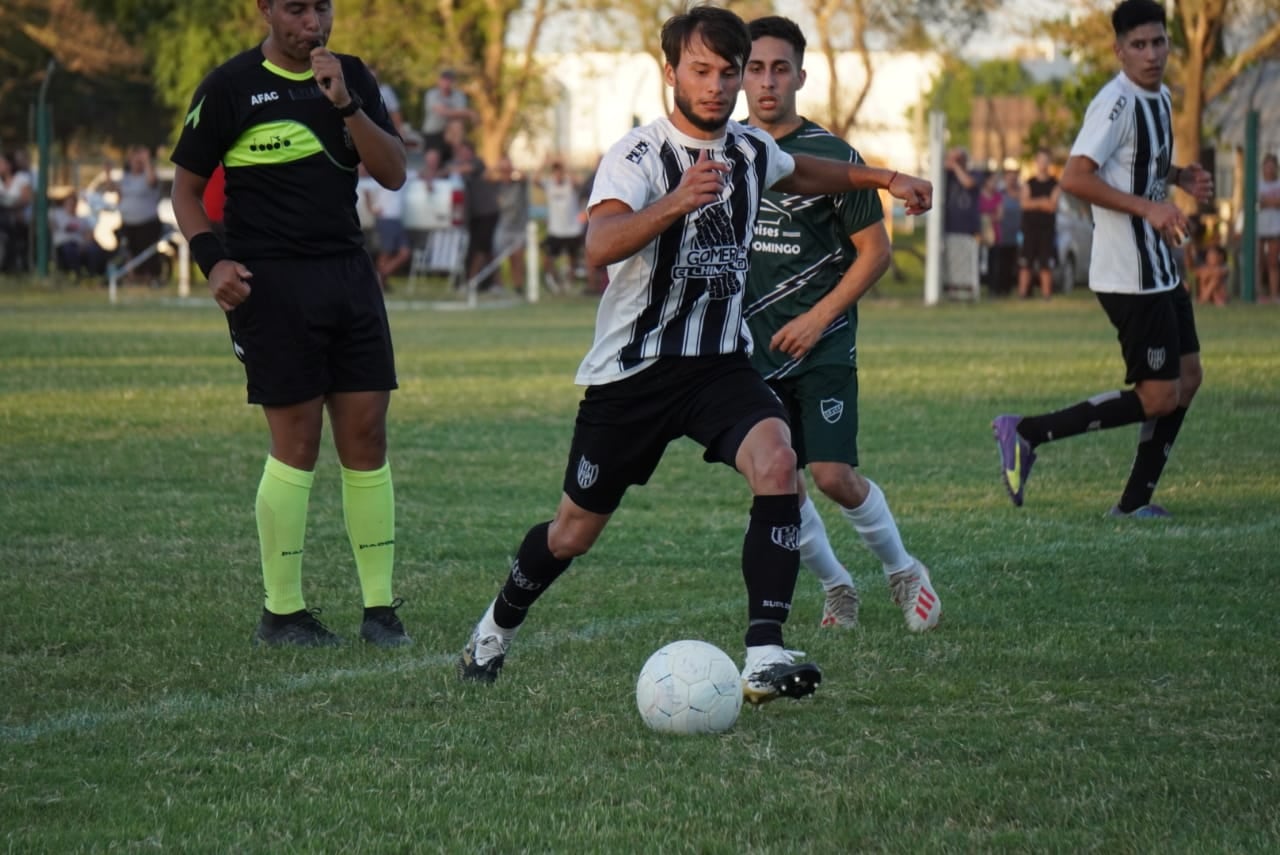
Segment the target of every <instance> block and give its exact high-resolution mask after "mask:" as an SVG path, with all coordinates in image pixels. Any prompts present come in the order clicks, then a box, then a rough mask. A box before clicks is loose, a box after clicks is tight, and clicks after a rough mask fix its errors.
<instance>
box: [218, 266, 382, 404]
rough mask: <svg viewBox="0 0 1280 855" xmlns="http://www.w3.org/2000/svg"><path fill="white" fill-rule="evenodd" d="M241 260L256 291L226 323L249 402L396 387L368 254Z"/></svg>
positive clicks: (292, 400)
mask: <svg viewBox="0 0 1280 855" xmlns="http://www.w3.org/2000/svg"><path fill="white" fill-rule="evenodd" d="M243 264H244V266H245V267H247V268H249V272H250V273H252V274H253V278H251V279H250V280H249V288H250V289H251V291H250V294H249V298H248V299H247V300H245V301H244V302H243V303H241V304H240V305H239V306H236V307H235V308H234V309H232V310H231V311H230V312H227V326H228V327H229V328H230V330H231V344H232V347H233V348H234V349H235V353H236V356H237V357H239V359H240V361H241V362H243V363H244V370H245V377H246V378H247V380H248V392H249V403H251V404H262V405H264V406H269V407H270V406H287V405H289V404H297V403H301V402H302V401H309V400H311V399H312V398H316V397H319V396H321V395H328V394H331V393H335V392H380V391H386V390H390V389H394V388H396V366H395V356H394V354H393V351H392V346H391V328H390V326H389V325H388V323H387V309H386V306H385V305H384V304H383V301H382V291H381V289H380V288H379V287H378V276H377V274H376V273H375V272H374V269H373V264H372V262H371V261H370V260H369V255H368V254H367V253H366V252H364V251H363V250H358V251H355V252H350V253H347V254H344V255H335V256H326V257H322V258H270V259H257V260H253V261H245V262H243Z"/></svg>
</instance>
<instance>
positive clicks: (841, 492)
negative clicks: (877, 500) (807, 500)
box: [809, 464, 867, 508]
mask: <svg viewBox="0 0 1280 855" xmlns="http://www.w3.org/2000/svg"><path fill="white" fill-rule="evenodd" d="M809 474H810V475H812V476H813V483H814V484H815V485H816V486H817V488H818V489H819V490H820V491H821V492H822V495H824V496H826V497H827V498H828V499H831V500H832V501H833V502H835V503H836V504H838V505H840V506H841V507H842V508H856V507H858V506H859V505H861V504H862V503H863V502H864V501H866V499H867V482H866V479H865V478H863V477H862V476H861V475H859V474H858V470H856V469H854V468H853V467H852V466H848V465H845V464H838V465H837V464H826V465H816V464H815V465H811V466H810V467H809Z"/></svg>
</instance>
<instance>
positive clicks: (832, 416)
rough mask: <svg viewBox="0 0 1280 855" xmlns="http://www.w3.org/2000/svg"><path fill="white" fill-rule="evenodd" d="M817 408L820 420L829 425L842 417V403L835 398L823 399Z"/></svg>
mask: <svg viewBox="0 0 1280 855" xmlns="http://www.w3.org/2000/svg"><path fill="white" fill-rule="evenodd" d="M818 408H819V410H820V412H821V413H822V420H823V421H825V422H826V423H827V424H829V425H833V424H835V423H836V422H838V421H840V417H841V416H843V415H844V401H841V400H838V399H836V398H823V399H822V400H821V401H819V402H818Z"/></svg>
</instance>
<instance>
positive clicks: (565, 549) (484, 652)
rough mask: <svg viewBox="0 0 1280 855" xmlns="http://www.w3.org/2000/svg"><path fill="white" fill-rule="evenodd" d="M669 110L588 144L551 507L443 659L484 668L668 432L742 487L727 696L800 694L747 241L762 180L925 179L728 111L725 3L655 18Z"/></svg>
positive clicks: (923, 206) (495, 664) (786, 525)
mask: <svg viewBox="0 0 1280 855" xmlns="http://www.w3.org/2000/svg"><path fill="white" fill-rule="evenodd" d="M662 50H663V53H664V55H665V57H666V65H665V67H664V74H665V78H666V82H667V84H668V85H670V86H672V87H673V89H674V102H675V107H674V108H673V109H672V111H671V112H670V114H669V115H668V116H666V117H664V118H661V119H658V120H656V121H654V122H652V123H650V124H648V125H645V126H643V127H640V128H636V129H634V130H633V131H631V132H630V133H629V134H627V135H626V136H625V137H623V138H622V139H621V140H620V141H619V142H618V143H616V144H615V145H614V146H613V148H611V149H610V150H609V152H608V153H607V154H606V155H605V157H604V159H603V160H602V162H601V164H600V169H599V172H598V173H597V176H596V180H595V183H594V185H593V188H592V192H591V197H590V201H589V203H588V211H589V220H588V225H587V236H586V254H587V263H588V264H589V265H593V266H594V265H606V264H607V265H608V266H609V281H610V285H609V288H608V289H607V290H606V291H605V293H604V296H603V297H602V299H601V302H600V308H599V311H598V314H597V316H596V330H595V341H594V343H593V345H592V347H591V349H590V351H589V352H588V353H587V355H586V358H585V359H584V360H583V361H582V364H581V366H580V367H579V369H578V375H577V382H578V383H580V384H582V385H584V386H586V387H587V390H586V394H585V396H584V398H583V400H582V402H581V404H580V405H579V408H578V416H577V422H576V425H575V429H574V435H573V441H572V444H571V447H570V450H569V460H568V465H567V466H566V467H565V475H564V495H563V497H562V498H561V501H560V506H559V508H558V509H557V510H556V514H555V518H554V519H552V520H550V521H548V522H543V523H539V524H538V525H535V526H534V527H533V528H531V529H530V530H529V531H528V533H527V534H526V535H525V538H524V541H523V542H522V543H521V544H520V547H519V550H518V552H517V553H516V557H515V561H514V562H513V563H512V565H511V570H510V573H509V574H508V576H507V579H506V582H505V583H504V584H503V586H502V589H501V590H500V592H499V593H498V596H497V598H496V599H495V600H494V601H493V602H492V603H491V604H490V605H489V607H488V608H487V609H486V610H485V612H484V614H483V616H482V617H481V618H480V621H479V623H477V625H476V627H475V629H474V631H473V632H472V633H471V637H470V639H469V640H468V641H467V643H466V647H465V649H464V650H463V653H462V656H461V659H460V661H459V663H458V673H459V676H460V677H461V678H463V679H471V680H479V681H485V682H492V681H493V680H495V679H497V677H498V675H499V672H500V671H501V669H502V667H503V662H504V660H505V657H506V654H507V651H508V649H509V647H510V644H511V641H512V639H513V638H514V636H515V633H516V630H517V629H518V628H519V627H520V625H521V624H522V623H523V622H524V620H525V617H526V615H527V613H528V610H529V608H530V606H532V605H533V603H534V601H535V600H537V598H538V597H539V596H540V595H542V594H543V593H544V592H545V591H546V590H547V587H548V586H549V585H551V584H552V583H553V582H554V581H555V580H556V578H558V577H559V576H560V575H561V574H562V573H564V572H565V570H567V569H568V567H569V564H570V562H571V561H572V560H573V559H574V558H575V557H577V556H579V555H583V554H585V553H586V552H587V550H589V549H590V548H591V546H592V544H594V543H595V541H596V539H597V538H599V536H600V534H601V533H602V532H603V531H604V528H605V525H606V524H607V523H608V522H609V519H610V516H611V515H612V514H613V512H614V511H615V510H616V509H617V508H618V505H619V504H620V502H621V500H622V497H623V494H624V493H625V492H626V490H627V488H628V487H630V486H631V485H634V484H644V483H645V482H646V481H648V479H649V476H650V474H651V473H652V472H653V471H654V469H655V468H656V466H657V464H658V461H659V460H660V459H661V458H662V455H663V452H664V451H665V449H666V446H667V444H668V443H669V442H671V441H672V440H674V439H676V438H678V437H681V436H688V437H690V438H692V439H694V440H695V441H696V442H698V443H699V444H701V445H702V446H703V447H704V448H705V449H706V452H705V454H704V459H705V460H707V461H708V462H721V463H725V464H728V465H730V466H733V467H735V468H736V469H737V470H738V471H739V472H741V473H742V475H743V476H744V477H745V478H746V480H747V483H748V485H749V486H750V488H751V492H752V494H753V496H754V497H755V498H754V501H753V504H752V508H751V516H750V523H749V525H748V528H747V532H746V535H745V537H744V540H743V551H742V575H743V579H744V581H745V583H746V588H747V616H748V627H747V631H746V639H745V640H746V648H747V655H746V663H745V665H744V667H743V671H742V676H743V692H744V695H745V697H746V699H747V700H748V701H749V702H752V703H763V702H765V701H769V700H773V699H774V698H778V697H783V696H786V697H802V696H805V695H808V694H810V693H812V692H813V691H814V689H815V688H816V686H817V684H818V683H819V682H820V680H821V678H822V675H821V672H820V670H819V669H818V667H817V666H816V665H814V664H812V663H807V662H796V661H795V658H794V655H793V654H792V653H791V652H789V651H787V650H786V649H785V648H784V646H783V635H782V624H783V622H784V621H785V620H786V619H787V615H788V613H789V611H790V608H791V595H792V592H793V590H794V587H795V579H796V574H797V572H798V569H799V560H798V553H797V549H798V534H799V531H798V529H799V523H800V511H799V504H798V502H797V499H796V458H795V453H794V452H793V451H792V450H791V438H790V434H789V431H788V428H787V422H786V412H785V410H784V409H783V407H782V405H781V403H780V402H779V401H778V399H777V397H776V396H775V395H774V394H773V393H772V392H771V391H770V390H769V387H768V386H767V385H765V383H764V380H763V379H762V378H761V377H760V374H759V373H758V372H756V371H755V370H754V369H753V368H752V367H751V362H750V359H749V358H748V355H747V350H748V347H749V338H748V335H747V332H746V329H745V327H744V326H743V320H742V294H743V285H744V280H745V279H746V273H747V258H748V253H749V249H750V241H751V237H752V233H753V227H754V224H755V219H756V214H757V211H758V208H759V205H760V191H761V190H763V189H764V188H766V187H770V186H778V187H780V188H783V189H786V190H789V191H791V192H798V193H818V192H822V191H824V190H830V189H840V190H843V189H852V188H854V187H884V186H886V185H891V186H890V190H891V192H893V193H894V194H895V195H899V196H900V197H901V198H903V199H905V200H906V201H907V210H908V211H910V212H912V213H919V212H921V211H924V210H927V209H928V208H929V206H930V205H931V203H932V196H933V188H932V187H931V186H930V184H929V183H928V182H927V181H924V180H921V179H918V178H913V177H911V176H907V175H894V174H893V173H892V172H891V171H890V170H887V169H872V168H869V167H866V166H862V165H853V164H849V163H847V162H837V161H830V160H823V159H819V158H814V157H809V156H805V155H796V156H795V157H792V156H791V155H788V154H786V153H785V152H783V151H781V150H780V149H779V148H778V147H777V145H776V144H775V143H774V141H773V138H772V137H770V136H769V135H768V134H766V133H764V132H763V131H760V130H758V129H755V128H749V127H745V126H743V125H740V124H738V123H737V122H733V121H730V119H729V116H730V114H731V113H732V111H733V108H734V105H735V103H736V101H737V97H738V93H739V91H740V90H741V88H742V69H743V66H744V65H745V63H746V61H747V57H748V56H749V55H750V53H751V36H750V34H749V33H748V32H747V27H746V24H744V23H743V21H742V19H741V18H739V17H738V16H737V15H735V14H733V13H732V12H730V11H728V10H726V9H721V8H717V7H714V6H696V7H693V8H692V9H690V10H689V11H688V12H686V13H684V14H680V15H676V16H674V17H672V18H670V19H668V20H667V22H666V24H665V25H664V26H663V28H662Z"/></svg>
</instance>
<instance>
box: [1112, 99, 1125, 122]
mask: <svg viewBox="0 0 1280 855" xmlns="http://www.w3.org/2000/svg"><path fill="white" fill-rule="evenodd" d="M1128 103H1129V96H1128V95H1121V96H1120V97H1119V98H1117V99H1116V103H1115V105H1114V106H1113V107H1112V108H1111V112H1110V113H1108V114H1107V121H1108V122H1114V121H1115V120H1116V119H1118V118H1120V114H1121V113H1123V112H1124V108H1125V105H1126V104H1128Z"/></svg>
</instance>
